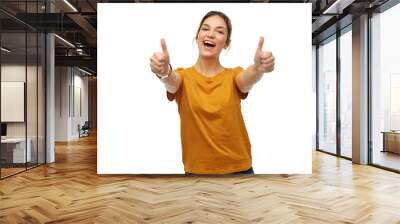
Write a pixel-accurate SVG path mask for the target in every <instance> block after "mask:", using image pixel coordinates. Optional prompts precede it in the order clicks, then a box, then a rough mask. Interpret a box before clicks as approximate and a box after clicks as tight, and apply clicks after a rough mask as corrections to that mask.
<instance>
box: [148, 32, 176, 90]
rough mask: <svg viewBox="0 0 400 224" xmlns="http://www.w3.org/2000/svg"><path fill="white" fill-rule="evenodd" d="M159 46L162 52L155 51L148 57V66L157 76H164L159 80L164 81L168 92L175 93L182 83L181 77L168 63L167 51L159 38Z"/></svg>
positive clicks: (163, 42) (162, 40)
mask: <svg viewBox="0 0 400 224" xmlns="http://www.w3.org/2000/svg"><path fill="white" fill-rule="evenodd" d="M161 48H162V52H156V53H154V54H153V56H151V57H150V68H151V71H152V72H153V73H154V74H156V75H157V76H158V77H160V78H161V77H165V78H162V79H160V80H161V82H163V83H164V85H165V88H166V89H167V91H168V92H170V93H176V91H178V89H179V87H180V85H181V83H182V79H181V77H180V75H179V74H178V73H177V72H175V71H174V70H173V69H172V67H171V66H170V64H169V53H168V49H167V44H166V43H165V40H164V39H161Z"/></svg>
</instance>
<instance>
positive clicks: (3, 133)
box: [1, 123, 7, 137]
mask: <svg viewBox="0 0 400 224" xmlns="http://www.w3.org/2000/svg"><path fill="white" fill-rule="evenodd" d="M1 136H2V137H3V136H4V137H5V136H7V124H6V123H1Z"/></svg>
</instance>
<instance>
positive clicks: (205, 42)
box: [204, 41, 215, 46]
mask: <svg viewBox="0 0 400 224" xmlns="http://www.w3.org/2000/svg"><path fill="white" fill-rule="evenodd" d="M204 44H211V45H212V46H215V44H214V43H213V42H211V41H204Z"/></svg>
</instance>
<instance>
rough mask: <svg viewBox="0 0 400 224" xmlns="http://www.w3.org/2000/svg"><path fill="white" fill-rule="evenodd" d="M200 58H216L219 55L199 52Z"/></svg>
mask: <svg viewBox="0 0 400 224" xmlns="http://www.w3.org/2000/svg"><path fill="white" fill-rule="evenodd" d="M200 56H201V57H204V58H218V57H219V53H214V52H204V51H203V52H200Z"/></svg>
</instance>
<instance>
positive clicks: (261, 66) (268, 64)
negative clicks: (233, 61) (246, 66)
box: [254, 37, 275, 74]
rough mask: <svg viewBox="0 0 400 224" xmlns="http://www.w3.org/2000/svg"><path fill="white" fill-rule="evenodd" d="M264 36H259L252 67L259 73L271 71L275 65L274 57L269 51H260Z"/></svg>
mask: <svg viewBox="0 0 400 224" xmlns="http://www.w3.org/2000/svg"><path fill="white" fill-rule="evenodd" d="M263 44H264V37H260V40H259V41H258V47H257V50H256V54H255V55H254V67H255V69H256V71H257V73H259V74H263V73H266V72H272V71H273V70H274V65H275V57H274V56H273V55H272V52H270V51H262V47H263Z"/></svg>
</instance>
